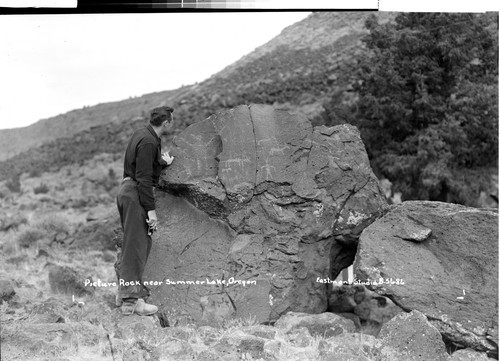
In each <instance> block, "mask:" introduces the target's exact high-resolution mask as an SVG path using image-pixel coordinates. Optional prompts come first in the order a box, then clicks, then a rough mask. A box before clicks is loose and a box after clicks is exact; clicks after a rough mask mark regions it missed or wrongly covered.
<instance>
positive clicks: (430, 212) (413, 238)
mask: <svg viewBox="0 0 500 361" xmlns="http://www.w3.org/2000/svg"><path fill="white" fill-rule="evenodd" d="M354 273H355V276H356V277H357V278H359V279H360V280H363V281H369V282H371V285H369V286H367V287H369V288H371V289H372V290H374V291H375V292H377V293H378V294H380V295H384V296H387V297H389V298H391V299H392V300H393V301H394V303H396V304H397V305H398V306H400V307H401V308H403V309H404V310H406V311H410V310H418V311H420V312H422V313H423V314H425V316H426V317H427V318H428V319H429V321H430V322H431V323H432V325H434V326H435V327H436V328H437V329H438V330H439V331H440V332H441V334H442V335H443V339H444V340H445V341H446V342H447V343H449V344H454V345H456V346H458V347H469V348H472V349H475V350H477V351H480V352H489V354H490V355H493V356H494V355H497V354H498V346H497V344H498V211H497V210H493V209H476V208H468V207H464V206H460V205H456V204H449V203H440V202H425V201H412V202H404V203H402V204H401V205H398V206H395V207H394V208H392V210H391V211H390V212H389V213H387V214H386V215H385V216H384V217H382V218H381V219H379V220H377V221H376V222H374V223H373V224H372V225H370V226H369V227H368V228H366V229H365V230H364V231H363V233H362V235H361V237H360V241H359V246H358V252H357V254H356V260H355V264H354ZM380 281H382V282H380Z"/></svg>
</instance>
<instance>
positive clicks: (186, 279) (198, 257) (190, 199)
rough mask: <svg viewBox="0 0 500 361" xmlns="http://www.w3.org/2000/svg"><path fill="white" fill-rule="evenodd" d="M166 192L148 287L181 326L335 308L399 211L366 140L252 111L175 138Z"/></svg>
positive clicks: (295, 117)
mask: <svg viewBox="0 0 500 361" xmlns="http://www.w3.org/2000/svg"><path fill="white" fill-rule="evenodd" d="M174 143H175V148H174V149H173V150H172V151H171V154H172V155H174V156H175V157H176V158H175V161H174V163H173V164H172V165H171V166H170V167H169V168H167V170H166V172H165V173H164V174H163V175H162V178H161V180H160V188H161V190H159V191H157V194H156V197H157V213H158V217H159V223H160V224H159V227H158V232H157V234H155V236H154V238H153V249H152V252H151V256H150V259H149V261H148V264H147V266H146V271H145V275H144V280H152V281H153V280H156V281H162V282H163V283H162V284H161V285H157V286H153V287H150V289H151V291H152V297H151V301H152V302H154V303H155V304H157V305H159V306H160V311H161V314H162V315H163V316H165V317H168V318H169V322H170V323H173V322H174V323H175V322H176V321H177V322H180V321H183V320H195V321H203V320H204V321H207V322H213V321H220V320H223V319H226V318H232V317H242V318H246V317H255V318H256V319H257V321H258V322H272V321H274V320H276V319H278V318H279V316H280V315H282V314H284V313H285V312H287V311H298V312H311V313H319V312H323V311H325V310H326V309H327V292H326V288H327V286H326V284H325V283H319V282H317V279H318V277H319V278H321V279H325V278H327V277H330V279H334V278H335V277H336V276H337V274H338V273H339V272H340V270H341V269H342V268H345V267H346V266H348V265H349V264H351V263H352V261H353V259H354V254H355V250H356V245H357V241H358V237H359V234H360V233H361V231H362V230H363V229H364V228H365V227H366V226H368V225H369V224H370V223H372V222H373V221H374V220H375V219H376V218H378V217H379V216H380V215H381V214H382V213H383V212H384V210H385V209H386V208H387V203H386V201H385V198H384V197H383V195H382V192H381V190H380V187H379V184H378V180H377V178H376V177H375V176H374V174H373V172H372V170H371V168H370V164H369V161H368V157H367V155H366V152H365V148H364V145H363V143H362V141H361V139H360V136H359V132H358V131H357V129H356V128H355V127H353V126H350V125H341V126H336V127H332V128H326V127H323V126H322V127H317V128H314V129H313V127H312V126H311V123H310V122H309V120H308V119H307V118H305V116H303V115H300V114H293V113H289V112H286V111H281V110H276V109H274V108H273V107H271V106H265V105H251V106H239V107H237V108H234V109H231V110H228V111H225V112H221V113H217V114H215V115H213V116H211V117H210V118H208V119H206V120H203V121H200V122H198V123H195V124H193V125H191V126H190V127H188V128H187V129H186V130H185V131H184V132H183V133H181V134H180V135H179V136H177V138H176V139H175V142H174Z"/></svg>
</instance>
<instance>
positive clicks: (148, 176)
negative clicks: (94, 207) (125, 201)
mask: <svg viewBox="0 0 500 361" xmlns="http://www.w3.org/2000/svg"><path fill="white" fill-rule="evenodd" d="M166 166H167V163H166V162H165V161H164V160H163V159H162V158H161V139H160V138H159V137H158V135H157V134H156V132H155V131H154V129H153V127H152V126H151V125H148V126H147V127H145V128H142V129H138V130H136V131H135V132H134V134H133V135H132V137H131V138H130V141H129V143H128V146H127V150H126V151H125V161H124V165H123V177H124V178H125V177H131V178H132V179H133V180H135V181H136V182H137V190H138V192H139V201H140V202H141V205H142V207H143V208H144V210H145V211H146V212H148V211H152V210H154V209H155V198H154V194H153V187H155V186H157V185H158V180H159V179H160V173H161V171H162V169H163V168H165V167H166Z"/></svg>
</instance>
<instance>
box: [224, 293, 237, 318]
mask: <svg viewBox="0 0 500 361" xmlns="http://www.w3.org/2000/svg"><path fill="white" fill-rule="evenodd" d="M224 293H225V294H226V296H227V298H229V302H231V305H232V306H233V309H234V312H235V313H236V312H237V311H238V309H237V308H236V304H235V303H234V301H233V299H232V298H231V296H230V295H229V293H227V292H226V290H224Z"/></svg>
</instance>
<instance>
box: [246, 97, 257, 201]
mask: <svg viewBox="0 0 500 361" xmlns="http://www.w3.org/2000/svg"><path fill="white" fill-rule="evenodd" d="M248 115H249V117H250V122H251V123H252V132H253V141H254V145H255V150H254V154H255V177H254V180H253V184H254V195H255V189H256V188H257V173H258V172H259V170H258V163H259V162H258V160H259V157H258V155H257V135H256V134H255V123H254V122H253V118H252V111H251V109H250V106H248ZM250 201H251V199H250V200H249V202H250Z"/></svg>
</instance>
